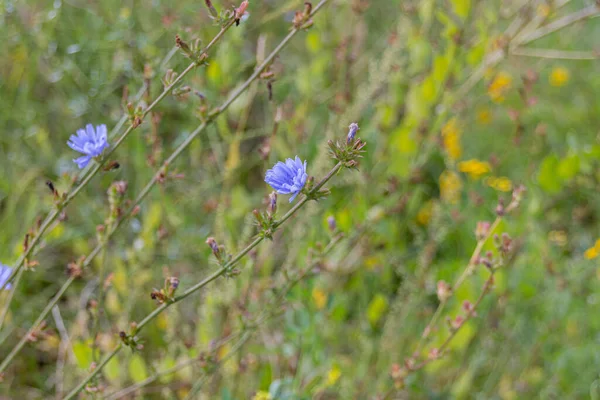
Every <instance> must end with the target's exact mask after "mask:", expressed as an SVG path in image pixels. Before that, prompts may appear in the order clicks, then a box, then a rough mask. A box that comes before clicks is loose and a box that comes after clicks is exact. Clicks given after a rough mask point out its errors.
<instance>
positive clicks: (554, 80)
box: [549, 67, 569, 87]
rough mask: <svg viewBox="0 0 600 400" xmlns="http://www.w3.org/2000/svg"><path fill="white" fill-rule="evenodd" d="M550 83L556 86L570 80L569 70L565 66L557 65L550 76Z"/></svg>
mask: <svg viewBox="0 0 600 400" xmlns="http://www.w3.org/2000/svg"><path fill="white" fill-rule="evenodd" d="M549 81H550V84H551V85H552V86H555V87H561V86H564V85H566V84H567V82H568V81H569V70H568V69H566V68H564V67H555V68H553V69H552V72H551V73H550V78H549Z"/></svg>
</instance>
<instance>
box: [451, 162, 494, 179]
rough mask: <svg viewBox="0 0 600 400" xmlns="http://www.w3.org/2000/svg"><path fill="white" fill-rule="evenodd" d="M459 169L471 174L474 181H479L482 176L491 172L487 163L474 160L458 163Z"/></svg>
mask: <svg viewBox="0 0 600 400" xmlns="http://www.w3.org/2000/svg"><path fill="white" fill-rule="evenodd" d="M458 169H459V171H460V172H464V173H467V174H469V176H470V177H471V178H473V179H479V178H481V176H482V175H485V174H487V173H488V172H490V170H491V167H490V164H489V163H488V162H487V161H479V160H475V159H472V160H467V161H461V162H460V163H458Z"/></svg>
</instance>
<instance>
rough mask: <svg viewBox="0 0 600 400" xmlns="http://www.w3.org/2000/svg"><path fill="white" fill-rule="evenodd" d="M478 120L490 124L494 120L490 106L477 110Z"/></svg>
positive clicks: (483, 123) (482, 123)
mask: <svg viewBox="0 0 600 400" xmlns="http://www.w3.org/2000/svg"><path fill="white" fill-rule="evenodd" d="M477 121H479V123H480V124H481V125H488V124H489V123H490V122H492V112H491V111H490V110H489V108H482V109H481V110H479V111H478V112H477Z"/></svg>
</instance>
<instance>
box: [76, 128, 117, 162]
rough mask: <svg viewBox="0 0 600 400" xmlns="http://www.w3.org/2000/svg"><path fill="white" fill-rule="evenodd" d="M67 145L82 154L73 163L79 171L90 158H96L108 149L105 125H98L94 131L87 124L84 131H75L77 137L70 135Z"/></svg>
mask: <svg viewBox="0 0 600 400" xmlns="http://www.w3.org/2000/svg"><path fill="white" fill-rule="evenodd" d="M67 144H68V145H69V147H70V148H72V149H73V150H75V151H78V152H80V153H82V154H84V155H83V156H81V157H79V158H76V159H74V160H73V162H75V163H76V164H77V166H78V167H79V168H80V169H82V168H85V167H86V166H87V165H88V163H89V162H90V160H91V159H92V157H98V156H99V155H100V154H102V152H103V151H104V149H106V148H107V147H108V137H107V134H106V125H98V126H97V127H96V129H94V126H93V125H92V124H87V125H86V126H85V129H78V130H77V135H71V137H70V138H69V141H68V142H67Z"/></svg>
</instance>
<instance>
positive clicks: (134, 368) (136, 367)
mask: <svg viewBox="0 0 600 400" xmlns="http://www.w3.org/2000/svg"><path fill="white" fill-rule="evenodd" d="M129 376H130V377H131V380H133V381H134V382H141V381H143V380H144V379H146V378H147V377H148V371H147V370H146V364H145V363H144V360H143V359H142V357H141V356H140V355H139V354H134V355H133V356H131V360H129Z"/></svg>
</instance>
